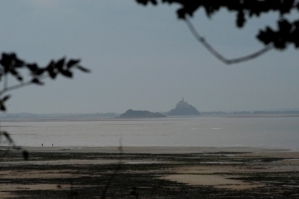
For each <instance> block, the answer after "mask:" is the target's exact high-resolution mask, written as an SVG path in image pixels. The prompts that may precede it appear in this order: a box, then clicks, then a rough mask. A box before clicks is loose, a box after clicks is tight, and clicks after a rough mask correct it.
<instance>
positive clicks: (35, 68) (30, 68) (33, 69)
mask: <svg viewBox="0 0 299 199" xmlns="http://www.w3.org/2000/svg"><path fill="white" fill-rule="evenodd" d="M26 66H27V68H29V70H31V72H35V71H37V69H38V66H37V64H36V63H34V64H27V65H26Z"/></svg>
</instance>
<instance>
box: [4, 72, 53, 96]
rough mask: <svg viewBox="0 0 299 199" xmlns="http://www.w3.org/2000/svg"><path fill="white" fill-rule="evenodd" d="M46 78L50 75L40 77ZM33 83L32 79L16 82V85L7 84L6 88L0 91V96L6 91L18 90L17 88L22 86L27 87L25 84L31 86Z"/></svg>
mask: <svg viewBox="0 0 299 199" xmlns="http://www.w3.org/2000/svg"><path fill="white" fill-rule="evenodd" d="M46 78H48V76H44V77H42V78H40V80H44V79H46ZM31 84H33V82H32V80H30V81H27V82H22V83H20V84H16V85H13V86H9V87H7V86H6V88H4V89H3V90H2V91H0V96H1V95H3V94H4V93H6V92H9V91H12V90H16V89H19V88H22V87H25V86H29V85H31Z"/></svg>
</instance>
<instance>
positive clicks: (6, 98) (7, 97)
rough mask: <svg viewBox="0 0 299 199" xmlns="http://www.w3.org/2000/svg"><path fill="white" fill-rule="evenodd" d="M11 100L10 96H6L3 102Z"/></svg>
mask: <svg viewBox="0 0 299 199" xmlns="http://www.w3.org/2000/svg"><path fill="white" fill-rule="evenodd" d="M9 98H10V95H6V96H4V97H3V99H2V102H5V101H7V100H8V99H9Z"/></svg>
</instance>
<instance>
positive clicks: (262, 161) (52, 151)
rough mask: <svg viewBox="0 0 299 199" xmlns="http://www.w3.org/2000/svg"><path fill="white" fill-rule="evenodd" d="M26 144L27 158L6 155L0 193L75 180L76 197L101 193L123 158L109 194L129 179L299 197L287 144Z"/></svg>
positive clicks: (58, 189)
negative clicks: (270, 146)
mask: <svg viewBox="0 0 299 199" xmlns="http://www.w3.org/2000/svg"><path fill="white" fill-rule="evenodd" d="M2 149H4V148H2ZM25 149H26V150H28V151H29V154H30V160H29V161H26V162H25V161H23V160H22V158H20V157H21V156H20V154H18V153H19V152H11V155H12V156H8V157H6V158H5V159H4V158H3V159H2V164H1V165H0V167H1V171H0V185H1V186H0V198H9V197H16V198H22V196H23V195H30V197H31V198H50V195H51V194H52V195H51V198H66V197H65V196H66V195H65V194H68V193H70V189H71V186H70V182H71V183H73V185H72V186H73V189H76V191H77V192H78V194H79V196H80V197H79V198H84V197H85V195H84V194H85V192H86V193H87V192H88V194H91V195H93V196H96V197H98V196H99V190H102V189H103V187H104V186H105V184H106V182H107V178H109V177H110V176H111V173H113V171H115V168H116V167H115V166H116V165H118V164H119V162H121V164H122V165H123V166H122V169H121V170H120V171H119V173H118V175H117V177H116V178H115V179H114V180H113V185H111V187H110V188H109V191H111V192H110V198H132V197H131V196H129V195H128V193H129V192H130V190H129V189H130V188H131V187H132V186H135V187H137V189H139V194H140V196H143V197H144V198H155V197H157V198H198V197H199V196H200V194H203V193H202V191H204V194H205V195H204V196H207V197H209V198H217V199H218V198H222V197H223V198H227V197H228V196H234V198H244V197H246V196H252V197H256V198H259V196H261V197H262V196H263V197H264V198H267V197H269V198H271V197H272V198H284V194H288V197H286V198H299V193H298V191H297V190H298V188H299V185H298V184H299V152H292V151H289V150H284V149H266V148H254V147H123V148H122V151H123V155H122V156H120V155H119V152H120V151H119V149H118V147H26V148H25ZM0 151H1V150H0ZM95 183H96V184H97V185H96V186H95ZM158 185H159V188H158V187H157V186H158ZM153 189H155V193H152V191H151V190H153ZM182 190H187V191H185V192H182ZM176 191H179V192H176ZM45 193H47V194H49V195H41V194H45ZM112 194H118V195H116V196H111V195H112ZM153 194H154V195H153ZM108 195H109V194H108Z"/></svg>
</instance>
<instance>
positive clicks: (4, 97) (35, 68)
mask: <svg viewBox="0 0 299 199" xmlns="http://www.w3.org/2000/svg"><path fill="white" fill-rule="evenodd" d="M79 63H80V60H79V59H70V60H67V59H66V58H61V59H59V60H57V61H55V60H52V61H50V62H49V64H48V65H46V66H44V67H43V66H39V65H38V64H37V63H29V62H26V61H24V60H22V59H20V58H18V56H17V55H16V54H15V53H2V56H1V59H0V81H3V89H2V90H0V112H4V111H6V106H5V103H6V102H7V101H8V100H9V98H10V95H8V94H7V93H8V92H10V91H12V90H15V89H19V88H22V87H25V86H29V85H31V84H35V85H39V86H41V85H44V82H43V80H44V79H46V78H50V79H52V80H55V79H56V77H57V76H58V75H61V76H64V77H66V78H72V77H73V73H74V70H75V69H78V70H80V71H82V72H85V73H87V72H89V70H88V69H87V68H84V67H82V66H81V65H79ZM24 71H25V72H29V77H27V78H25V77H24V75H23V74H24ZM10 76H11V77H13V78H14V79H15V80H16V81H17V82H18V83H17V84H15V85H9V84H8V78H9V77H10ZM2 136H4V138H5V139H6V140H7V142H8V144H9V145H10V146H11V147H12V149H15V150H22V155H23V158H24V159H25V160H27V159H28V158H29V153H28V152H27V151H26V150H23V149H22V148H21V147H19V146H17V145H16V144H15V142H14V140H13V139H12V138H11V136H10V135H9V133H8V132H6V131H0V137H2Z"/></svg>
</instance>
